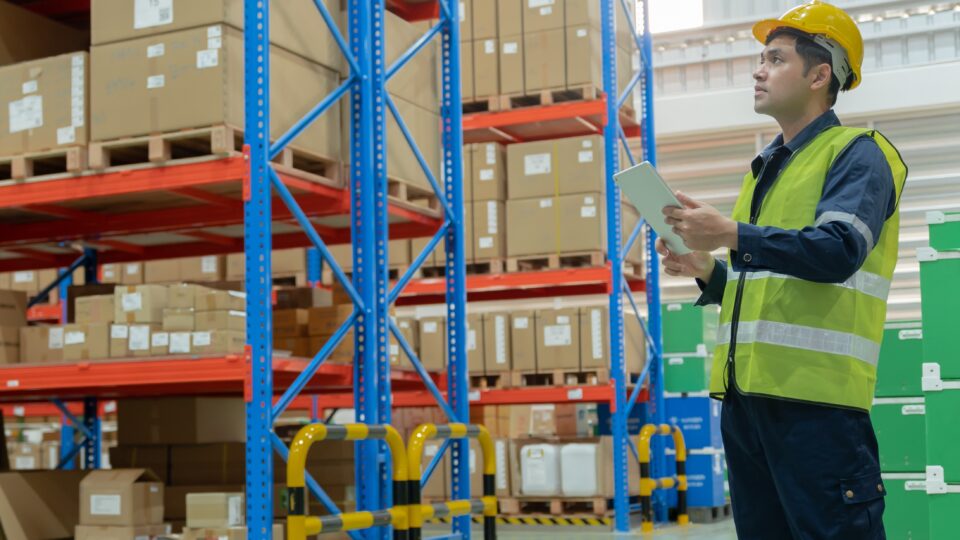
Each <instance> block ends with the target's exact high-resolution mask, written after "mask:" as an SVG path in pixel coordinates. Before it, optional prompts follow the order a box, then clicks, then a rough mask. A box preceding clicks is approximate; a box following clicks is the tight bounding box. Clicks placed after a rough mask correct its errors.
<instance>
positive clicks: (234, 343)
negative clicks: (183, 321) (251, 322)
mask: <svg viewBox="0 0 960 540" xmlns="http://www.w3.org/2000/svg"><path fill="white" fill-rule="evenodd" d="M244 322H246V321H244ZM190 340H191V345H192V347H193V354H198V355H210V356H213V355H218V354H240V353H242V352H243V349H244V347H246V345H247V334H246V332H242V331H238V330H204V331H199V332H193V333H192V334H191V337H190Z"/></svg>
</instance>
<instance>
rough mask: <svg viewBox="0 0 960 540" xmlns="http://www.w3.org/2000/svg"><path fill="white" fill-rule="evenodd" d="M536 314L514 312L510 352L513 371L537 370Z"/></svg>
mask: <svg viewBox="0 0 960 540" xmlns="http://www.w3.org/2000/svg"><path fill="white" fill-rule="evenodd" d="M535 316H536V312H535V311H533V310H519V311H514V312H513V314H512V315H511V316H510V350H511V351H512V353H513V354H512V360H513V369H514V370H517V371H526V372H528V373H529V372H533V371H536V369H537V330H536V320H535Z"/></svg>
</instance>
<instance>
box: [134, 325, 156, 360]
mask: <svg viewBox="0 0 960 540" xmlns="http://www.w3.org/2000/svg"><path fill="white" fill-rule="evenodd" d="M156 330H160V325H159V324H131V325H130V330H129V333H130V337H129V340H128V343H127V349H128V350H129V351H130V355H131V356H133V357H136V358H140V357H147V356H150V355H152V354H153V340H152V338H153V332H154V331H156Z"/></svg>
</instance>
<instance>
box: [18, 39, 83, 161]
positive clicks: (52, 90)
mask: <svg viewBox="0 0 960 540" xmlns="http://www.w3.org/2000/svg"><path fill="white" fill-rule="evenodd" d="M4 41H6V36H4ZM89 71H90V60H89V57H88V56H87V53H86V52H76V53H70V54H65V55H61V56H55V57H52V58H44V59H40V60H31V61H29V62H24V63H20V64H15V65H12V66H6V67H0V105H2V107H3V110H4V111H5V112H7V113H8V115H7V120H5V121H4V124H6V125H5V126H4V129H3V130H0V154H2V155H11V154H19V153H23V152H38V151H42V150H48V149H53V148H63V147H68V146H79V145H84V144H86V143H87V141H88V139H89V138H88V135H87V134H88V133H89V131H88V129H89V126H90V123H89V121H88V119H87V116H88V103H89V101H88V100H87V96H88V95H89V94H88V93H87V86H88V74H89ZM84 158H85V155H84V154H83V153H82V152H80V151H79V150H78V151H71V152H68V153H67V162H68V165H70V166H72V167H75V168H77V169H81V168H84V166H85V165H86V163H85V161H84ZM28 166H29V165H28ZM22 173H23V174H25V175H26V176H32V175H33V171H31V170H26V171H23V172H22ZM14 174H17V171H14Z"/></svg>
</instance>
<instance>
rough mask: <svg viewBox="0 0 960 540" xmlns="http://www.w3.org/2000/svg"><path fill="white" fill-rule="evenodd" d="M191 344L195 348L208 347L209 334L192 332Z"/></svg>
mask: <svg viewBox="0 0 960 540" xmlns="http://www.w3.org/2000/svg"><path fill="white" fill-rule="evenodd" d="M193 344H194V345H195V346H197V347H205V346H208V345H210V332H194V333H193Z"/></svg>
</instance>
